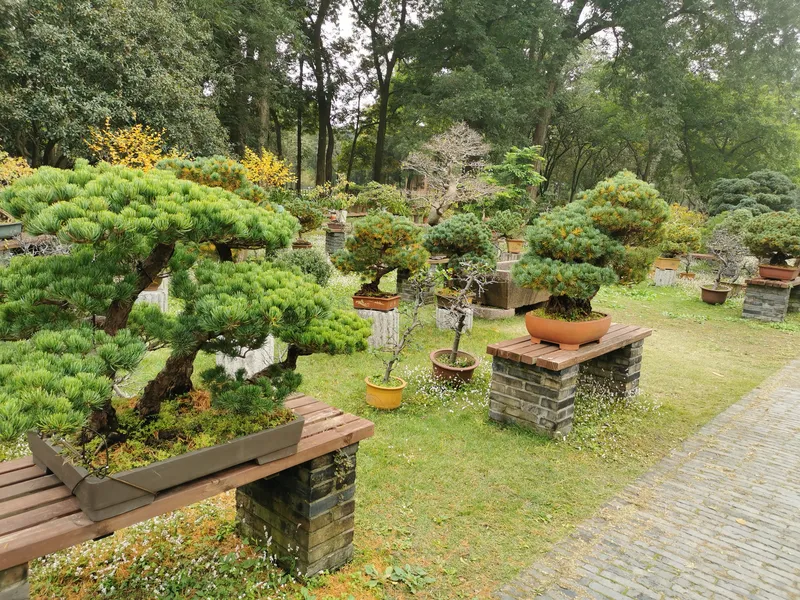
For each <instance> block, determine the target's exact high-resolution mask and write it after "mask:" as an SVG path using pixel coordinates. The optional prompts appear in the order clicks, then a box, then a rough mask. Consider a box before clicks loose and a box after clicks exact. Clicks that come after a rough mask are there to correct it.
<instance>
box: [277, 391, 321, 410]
mask: <svg viewBox="0 0 800 600" xmlns="http://www.w3.org/2000/svg"><path fill="white" fill-rule="evenodd" d="M316 402H319V400H317V399H316V398H312V397H311V396H306V395H305V394H300V395H297V396H292V397H290V398H288V399H287V400H286V401H285V402H284V403H283V405H284V406H285V407H286V408H290V409H292V410H294V409H295V408H300V407H301V406H306V405H308V404H315V403H316Z"/></svg>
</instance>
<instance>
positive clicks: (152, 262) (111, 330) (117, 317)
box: [103, 244, 175, 335]
mask: <svg viewBox="0 0 800 600" xmlns="http://www.w3.org/2000/svg"><path fill="white" fill-rule="evenodd" d="M174 252H175V245H174V244H158V245H157V246H156V247H155V248H153V250H152V252H150V256H148V257H147V258H146V259H145V261H144V262H143V263H142V265H141V266H140V267H139V278H138V279H137V280H136V284H135V287H134V292H133V294H132V295H131V296H129V297H128V298H124V299H121V300H114V302H112V303H111V306H110V307H109V309H108V313H107V314H106V320H105V322H104V323H103V331H105V332H106V333H107V334H109V335H116V334H117V332H118V331H119V330H120V329H124V328H125V327H126V326H127V325H128V317H129V316H130V314H131V310H133V303H134V302H135V301H136V298H138V297H139V294H141V293H142V292H143V291H144V290H145V288H146V287H147V286H148V285H150V284H151V283H153V280H154V279H155V278H156V277H157V276H158V275H159V274H160V273H161V272H162V271H163V270H164V269H165V268H166V267H167V265H168V264H169V260H170V259H171V258H172V254H173V253H174Z"/></svg>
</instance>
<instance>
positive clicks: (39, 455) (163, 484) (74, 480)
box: [28, 392, 304, 521]
mask: <svg viewBox="0 0 800 600" xmlns="http://www.w3.org/2000/svg"><path fill="white" fill-rule="evenodd" d="M207 406H208V395H207V394H206V393H205V392H196V393H194V394H191V395H189V396H187V397H186V398H183V399H181V400H176V401H170V402H166V403H164V404H163V405H162V412H161V413H160V414H159V416H158V417H156V418H154V419H152V420H150V421H143V420H141V419H140V418H139V417H138V416H137V415H136V413H135V411H134V410H133V408H132V407H130V406H127V407H126V406H119V407H118V416H119V421H120V426H119V434H118V435H117V436H116V437H117V439H116V440H114V441H110V442H109V444H110V446H109V448H108V450H106V449H105V443H104V441H103V440H102V439H101V438H100V437H96V438H95V439H94V440H92V441H90V442H88V443H87V444H86V445H85V446H82V445H81V443H80V442H79V440H78V439H77V436H75V437H73V438H72V439H69V438H68V439H66V440H64V441H63V442H54V441H52V440H45V439H41V438H39V436H38V435H37V434H35V433H34V432H30V433H29V434H28V443H29V445H30V447H31V451H32V453H33V458H34V462H35V463H36V464H37V465H39V466H40V467H42V468H46V469H48V470H50V471H52V472H53V473H54V474H55V475H56V476H57V477H58V478H59V479H60V480H61V481H62V482H63V483H65V484H66V485H67V486H68V487H69V488H70V489H72V490H73V493H74V495H75V496H76V497H77V499H78V503H79V505H80V507H81V508H82V509H83V511H84V512H85V513H86V514H87V516H88V517H89V518H90V519H92V520H94V521H97V520H102V519H107V518H110V517H112V516H115V515H118V514H122V513H125V512H128V511H130V510H133V509H134V508H138V507H139V506H144V505H146V504H149V503H150V502H152V501H153V500H154V499H155V497H156V495H157V494H158V493H159V492H162V491H164V490H167V489H169V488H172V487H174V486H177V485H180V484H183V483H186V482H188V481H192V480H194V479H197V478H199V477H204V476H206V475H210V474H212V473H215V472H218V471H221V470H223V469H227V468H230V467H234V466H237V465H240V464H243V463H246V462H249V461H251V460H256V461H257V462H259V463H260V464H264V463H266V462H270V461H272V460H277V459H279V458H283V457H285V456H290V455H291V454H294V453H295V452H296V451H297V444H298V443H299V441H300V437H301V435H302V431H303V422H304V420H303V418H302V417H298V416H296V415H294V414H293V413H292V412H291V411H290V410H288V409H285V408H278V409H276V410H274V411H272V412H270V413H266V414H260V415H253V416H242V415H231V414H221V412H220V411H217V410H214V409H210V408H207ZM202 407H206V408H202Z"/></svg>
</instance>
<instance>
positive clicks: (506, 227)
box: [488, 210, 525, 240]
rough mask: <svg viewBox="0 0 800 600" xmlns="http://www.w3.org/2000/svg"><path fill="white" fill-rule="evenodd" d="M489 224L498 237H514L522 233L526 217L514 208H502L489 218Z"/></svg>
mask: <svg viewBox="0 0 800 600" xmlns="http://www.w3.org/2000/svg"><path fill="white" fill-rule="evenodd" d="M488 225H489V229H491V230H492V231H493V232H494V233H495V234H497V236H498V237H501V238H504V239H506V240H507V239H514V238H516V237H517V236H519V235H520V234H521V233H522V227H523V226H524V225H525V217H524V216H522V215H521V214H520V213H518V212H514V211H512V210H501V211H500V212H498V213H496V214H495V215H494V216H493V217H492V218H490V219H489V222H488Z"/></svg>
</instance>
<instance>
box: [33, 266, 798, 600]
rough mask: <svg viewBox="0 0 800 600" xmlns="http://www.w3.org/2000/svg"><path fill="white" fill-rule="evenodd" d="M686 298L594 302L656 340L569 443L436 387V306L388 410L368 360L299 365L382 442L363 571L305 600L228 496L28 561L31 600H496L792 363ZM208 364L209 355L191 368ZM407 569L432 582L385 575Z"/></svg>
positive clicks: (375, 446)
mask: <svg viewBox="0 0 800 600" xmlns="http://www.w3.org/2000/svg"><path fill="white" fill-rule="evenodd" d="M690 285H696V284H689V285H686V286H683V285H681V286H676V287H674V288H654V287H648V286H646V285H642V286H639V287H636V288H631V289H625V288H620V287H613V288H608V289H604V290H603V291H602V292H601V293H600V295H599V296H598V298H597V300H596V302H595V306H596V308H597V309H599V310H607V311H611V312H612V313H613V316H614V319H615V320H616V321H619V322H625V323H631V324H638V325H646V326H650V327H653V328H654V329H655V333H654V335H653V336H652V337H651V338H648V339H647V340H646V341H645V346H644V348H645V352H644V362H643V367H642V379H641V388H642V394H641V395H640V396H639V397H638V398H637V399H635V400H632V401H628V402H616V403H614V402H609V401H607V400H604V399H602V398H595V397H591V396H584V397H581V398H580V399H579V401H578V403H577V405H576V423H575V429H574V431H573V433H572V434H571V435H570V436H569V437H568V438H567V439H566V440H565V441H551V440H548V439H546V438H544V437H541V436H538V435H535V434H532V433H529V432H526V431H523V430H521V429H517V428H513V427H503V426H499V425H497V424H495V423H492V422H489V420H488V418H487V387H488V382H489V375H490V364H489V363H488V362H484V364H483V365H482V366H481V367H480V368H479V370H478V371H477V373H476V380H475V382H474V383H473V384H472V385H471V386H469V387H467V388H463V389H461V390H459V391H453V390H448V389H446V388H442V387H441V386H438V385H437V384H435V383H433V382H431V381H430V379H429V377H428V376H427V373H428V371H429V369H430V363H429V360H428V352H429V351H430V350H432V349H434V348H439V347H444V346H447V345H448V344H449V343H450V337H449V335H447V334H446V333H443V332H440V331H438V330H437V329H436V327H435V325H434V324H433V310H432V309H431V308H428V309H426V313H425V318H426V321H427V324H426V326H425V327H424V328H423V329H422V330H421V331H420V333H419V336H418V337H417V342H418V344H417V345H418V347H417V348H416V349H414V350H412V351H411V352H410V353H409V354H408V358H407V360H406V361H405V362H404V363H402V365H401V367H400V368H399V372H398V373H397V374H398V375H400V376H401V377H404V378H407V379H409V381H410V384H409V387H408V389H407V390H406V396H405V402H404V404H403V406H402V407H401V408H400V409H399V410H397V411H393V412H378V411H376V410H373V409H371V408H370V407H368V406H367V405H366V404H365V402H364V378H365V377H366V376H369V375H373V374H375V373H377V372H378V370H379V368H380V365H381V363H380V361H379V359H378V358H377V357H374V356H369V355H366V354H361V355H354V356H339V357H329V356H313V357H309V358H302V359H301V360H300V367H299V371H300V372H301V373H302V374H303V376H304V383H303V385H302V391H304V392H305V393H308V394H310V395H312V396H315V397H317V398H319V399H320V400H323V401H324V402H327V403H329V404H332V405H334V406H337V407H339V408H341V409H343V410H346V411H349V412H352V413H356V414H358V415H362V416H364V417H366V418H368V419H371V420H373V421H374V422H375V432H376V433H375V437H374V438H372V439H370V440H367V441H365V442H363V443H362V444H361V449H360V451H359V453H358V480H357V486H358V492H357V496H356V498H357V506H358V508H357V511H356V537H355V546H356V557H355V561H354V562H353V563H352V564H351V565H350V566H348V567H346V568H345V569H343V570H341V571H339V572H338V573H335V574H333V575H328V576H321V577H317V578H314V579H313V580H312V581H309V582H306V583H305V585H301V584H299V583H296V582H294V581H292V580H291V579H290V578H288V577H286V576H284V575H283V574H282V573H281V572H280V571H278V570H276V569H274V568H272V567H271V566H270V561H269V556H268V552H264V551H262V550H261V549H257V548H254V547H252V546H248V545H246V544H245V543H244V541H242V540H239V539H238V538H237V537H236V536H235V535H233V533H232V530H233V515H234V510H233V497H232V495H231V494H230V493H229V494H225V495H222V496H220V497H218V498H216V499H214V500H211V501H207V502H204V503H200V504H199V505H196V506H194V507H190V508H188V509H186V510H184V511H180V512H178V513H174V514H172V515H167V516H164V517H162V518H159V519H155V520H153V521H151V522H149V523H146V524H142V525H140V526H137V527H132V528H130V529H128V530H124V531H122V532H118V533H117V534H116V535H114V536H112V537H110V538H107V539H105V540H102V541H100V542H96V543H90V544H84V545H82V546H79V547H77V548H75V549H72V550H70V551H66V552H62V553H58V554H56V555H54V556H52V557H50V558H48V559H46V560H43V561H39V562H37V563H35V564H34V565H33V568H32V573H31V576H32V585H33V593H34V596H35V597H39V598H81V597H95V596H99V597H109V598H120V599H121V598H125V599H131V598H155V597H158V598H195V597H196V598H219V599H223V598H225V599H227V598H283V597H285V598H304V599H307V598H316V599H317V600H325V599H347V598H406V597H410V596H411V592H412V590H416V592H417V593H416V596H417V597H420V598H436V599H449V598H485V597H488V596H489V595H490V594H491V592H492V591H493V590H494V589H496V588H497V587H498V586H499V585H500V584H502V583H503V582H505V581H508V580H509V579H511V578H513V577H514V576H515V574H517V573H518V572H519V571H520V570H521V569H523V568H524V567H526V566H527V565H528V564H529V563H531V562H532V561H533V560H534V559H536V558H537V556H539V555H541V554H542V553H544V552H547V550H548V549H549V548H550V547H551V546H552V544H553V543H554V542H556V541H557V540H559V539H561V538H563V537H564V536H565V535H567V534H568V533H569V532H570V531H571V530H572V529H573V528H574V527H575V525H576V524H578V523H579V522H580V521H582V520H583V519H586V518H587V517H590V516H591V515H592V514H593V513H594V512H595V511H596V510H597V508H598V507H599V506H600V505H601V504H602V503H603V502H605V501H606V500H608V499H609V498H610V497H611V496H613V495H614V494H615V493H616V492H617V491H619V490H620V489H621V488H622V487H623V486H625V485H626V484H628V483H629V482H631V481H632V480H633V479H634V478H635V477H637V476H638V475H640V474H641V473H643V472H644V471H645V470H646V469H647V468H648V467H650V466H651V465H652V464H653V463H654V462H656V461H657V460H659V459H660V458H661V457H663V456H664V455H665V454H666V453H668V452H669V451H670V449H672V448H674V447H675V446H676V445H678V444H679V443H680V442H681V440H683V439H685V438H686V437H688V436H690V435H692V433H694V432H695V431H696V430H697V429H698V428H699V427H701V426H702V425H703V424H704V423H706V422H707V421H708V420H709V419H711V418H712V417H713V416H714V415H716V414H718V413H719V412H721V411H722V410H724V409H725V408H726V407H727V406H729V405H731V404H732V403H734V402H736V401H737V400H738V399H739V398H741V397H742V395H744V394H745V393H747V392H748V391H750V390H751V389H752V388H754V387H756V386H757V385H758V384H759V383H761V382H762V381H763V380H764V379H765V378H766V377H768V376H769V375H771V374H772V373H774V372H776V371H777V370H778V369H779V368H780V367H781V366H782V365H784V364H785V363H786V362H787V361H789V360H790V359H791V358H794V357H795V356H797V355H798V354H799V353H800V320H797V319H793V320H790V321H789V322H787V323H785V324H780V325H769V324H761V323H755V322H751V321H744V320H742V319H740V318H739V315H740V314H741V300H738V301H736V300H734V301H731V302H729V303H728V304H726V305H723V306H719V307H712V306H708V305H705V304H703V303H702V302H701V301H700V300H699V292H698V291H697V289H696V288H694V287H690ZM332 287H333V288H334V290H335V291H336V293H337V295H338V297H339V298H340V300H341V302H342V303H346V302H347V297H348V295H349V294H350V293H352V292H353V291H354V290H355V289H356V287H357V286H356V282H355V280H352V279H344V278H341V277H337V278H336V279H335V280H334V281H333V284H332ZM389 289H390V288H389ZM524 333H525V328H524V324H523V318H522V317H521V316H519V317H515V318H513V319H507V320H502V321H482V320H477V319H476V321H475V328H474V330H473V332H472V333H471V334H470V335H469V336H467V337H466V338H465V339H464V342H463V348H464V349H465V350H468V351H471V352H473V353H475V354H478V355H480V356H485V354H484V352H485V349H486V345H487V344H489V343H492V342H496V341H499V340H502V339H507V338H510V337H516V336H520V335H524ZM163 360H164V354H163V353H161V354H156V355H154V356H152V357H150V358H149V359H148V362H147V364H146V365H144V366H143V367H142V369H143V370H144V373H142V374H141V375H140V376H139V377H138V378H137V379H136V380H135V381H134V382H132V386H133V387H134V388H135V387H136V386H137V385H141V382H142V381H145V380H146V378H147V377H148V376H149V375H151V374H152V372H153V371H154V370H155V369H157V368H158V367H159V364H160V363H161V361H163ZM212 360H213V358H212V357H208V356H204V357H201V358H200V359H199V360H198V363H201V362H202V363H203V364H202V365H201V364H198V365H197V369H196V370H198V371H199V370H202V368H205V366H206V365H208V364H210V363H211V362H212ZM370 565H371V566H374V567H375V571H373V570H372V569H371V568H369V567H370ZM405 565H411V566H412V567H419V568H421V569H422V570H424V571H425V573H426V574H427V576H428V577H429V578H432V579H434V581H432V582H431V581H425V580H423V579H422V577H419V576H413V575H412V576H408V577H407V578H406V579H405V581H401V582H393V583H392V582H388V581H386V580H384V578H383V577H381V576H380V574H382V573H383V572H384V570H385V569H386V568H387V567H389V566H405ZM368 573H372V574H371V575H370V574H368Z"/></svg>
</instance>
